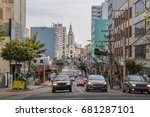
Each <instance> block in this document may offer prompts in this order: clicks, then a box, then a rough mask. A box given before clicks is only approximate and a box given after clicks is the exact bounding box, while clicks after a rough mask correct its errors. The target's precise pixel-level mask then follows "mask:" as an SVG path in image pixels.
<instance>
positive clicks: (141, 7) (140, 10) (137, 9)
mask: <svg viewBox="0 0 150 117" xmlns="http://www.w3.org/2000/svg"><path fill="white" fill-rule="evenodd" d="M143 2H144V3H145V0H143V1H141V0H138V1H137V2H136V3H135V16H137V15H139V14H141V13H143V12H144V11H145V5H144V4H143Z"/></svg>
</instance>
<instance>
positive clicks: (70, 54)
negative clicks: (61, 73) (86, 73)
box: [67, 25, 75, 58]
mask: <svg viewBox="0 0 150 117" xmlns="http://www.w3.org/2000/svg"><path fill="white" fill-rule="evenodd" d="M67 47H68V53H67V57H68V58H74V54H75V36H74V34H73V31H72V25H70V28H69V32H68V46H67Z"/></svg>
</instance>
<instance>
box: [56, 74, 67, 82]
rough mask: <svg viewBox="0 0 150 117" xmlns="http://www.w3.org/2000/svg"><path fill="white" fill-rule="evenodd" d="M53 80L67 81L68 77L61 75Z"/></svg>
mask: <svg viewBox="0 0 150 117" xmlns="http://www.w3.org/2000/svg"><path fill="white" fill-rule="evenodd" d="M54 80H56V81H69V77H68V76H64V75H61V76H57V77H56V78H55V79H54Z"/></svg>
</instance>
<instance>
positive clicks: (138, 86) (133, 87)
mask: <svg viewBox="0 0 150 117" xmlns="http://www.w3.org/2000/svg"><path fill="white" fill-rule="evenodd" d="M133 91H138V92H141V93H143V92H147V93H150V83H149V82H148V81H147V80H146V79H144V78H143V77H142V76H140V75H128V76H127V77H126V78H125V80H124V82H123V92H128V93H131V92H133Z"/></svg>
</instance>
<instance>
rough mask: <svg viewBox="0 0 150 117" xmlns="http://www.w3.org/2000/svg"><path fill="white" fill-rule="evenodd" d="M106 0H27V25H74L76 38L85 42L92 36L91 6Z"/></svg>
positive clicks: (82, 42)
mask: <svg viewBox="0 0 150 117" xmlns="http://www.w3.org/2000/svg"><path fill="white" fill-rule="evenodd" d="M103 1H104V0H27V27H30V26H51V25H52V23H53V22H54V23H58V22H59V23H63V25H64V26H66V27H67V28H68V26H69V24H70V22H72V25H73V31H74V34H75V40H76V42H78V43H81V44H84V45H85V43H86V40H88V39H90V38H91V32H90V31H91V6H92V5H101V2H103Z"/></svg>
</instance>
